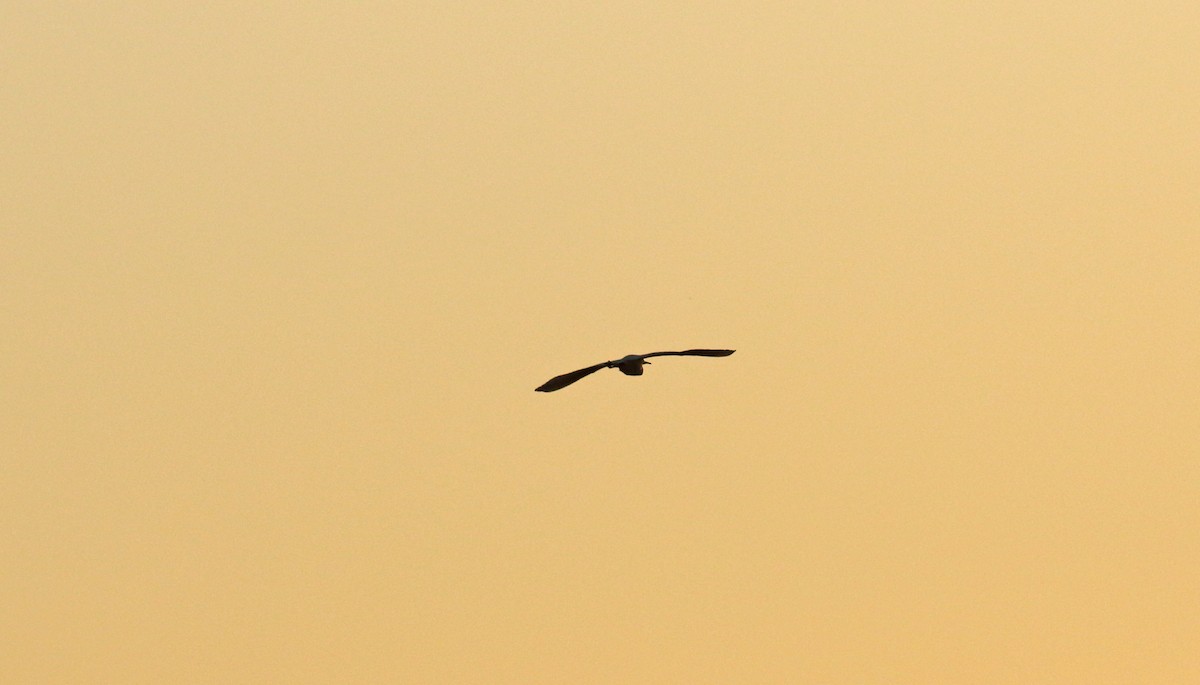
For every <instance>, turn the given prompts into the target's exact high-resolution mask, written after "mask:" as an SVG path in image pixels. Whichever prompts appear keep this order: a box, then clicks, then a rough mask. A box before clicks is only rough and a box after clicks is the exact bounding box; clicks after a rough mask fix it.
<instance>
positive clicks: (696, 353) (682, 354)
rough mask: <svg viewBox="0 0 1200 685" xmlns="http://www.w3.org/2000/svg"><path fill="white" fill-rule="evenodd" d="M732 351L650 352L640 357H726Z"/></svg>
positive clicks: (732, 351)
mask: <svg viewBox="0 0 1200 685" xmlns="http://www.w3.org/2000/svg"><path fill="white" fill-rule="evenodd" d="M733 353H734V350H684V351H682V352H651V353H650V354H644V355H642V358H643V359H645V358H646V357H728V356H729V355H731V354H733Z"/></svg>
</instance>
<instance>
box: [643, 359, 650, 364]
mask: <svg viewBox="0 0 1200 685" xmlns="http://www.w3.org/2000/svg"><path fill="white" fill-rule="evenodd" d="M642 363H643V364H649V363H650V360H649V359H643V360H642Z"/></svg>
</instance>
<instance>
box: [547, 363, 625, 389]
mask: <svg viewBox="0 0 1200 685" xmlns="http://www.w3.org/2000/svg"><path fill="white" fill-rule="evenodd" d="M606 366H608V362H600V363H599V364H597V365H595V366H589V367H587V368H586V369H580V370H578V371H572V372H571V373H564V374H563V375H561V376H555V377H554V378H551V379H550V380H548V381H546V382H545V383H542V384H541V385H540V386H538V387H537V388H534V390H536V391H537V392H554V391H555V390H560V389H562V388H565V387H567V386H568V385H570V384H572V383H574V382H575V381H577V380H579V379H580V378H583V377H584V376H590V375H591V374H593V373H596V372H597V371H599V370H600V369H603V368H604V367H606Z"/></svg>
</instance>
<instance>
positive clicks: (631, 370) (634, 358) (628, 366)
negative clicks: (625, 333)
mask: <svg viewBox="0 0 1200 685" xmlns="http://www.w3.org/2000/svg"><path fill="white" fill-rule="evenodd" d="M733 352H734V351H733V350H684V351H682V352H651V353H649V354H627V355H625V356H624V357H621V358H620V359H613V360H610V361H606V362H601V363H599V364H596V365H595V366H589V367H587V368H585V369H579V370H578V371H572V372H571V373H564V374H563V375H561V376H555V377H554V378H551V379H550V380H548V381H546V382H545V383H543V384H541V385H540V386H538V387H537V388H536V390H537V391H538V392H554V391H555V390H560V389H562V388H565V387H567V386H568V385H570V384H572V383H574V382H575V381H577V380H579V379H580V378H583V377H584V376H590V375H591V374H593V373H596V372H597V371H599V370H600V369H613V368H615V369H619V370H620V371H621V373H623V374H625V375H626V376H640V375H642V372H643V368H642V367H644V366H645V365H646V364H649V363H650V362H648V361H646V359H647V358H649V357H728V356H729V355H731V354H733Z"/></svg>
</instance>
